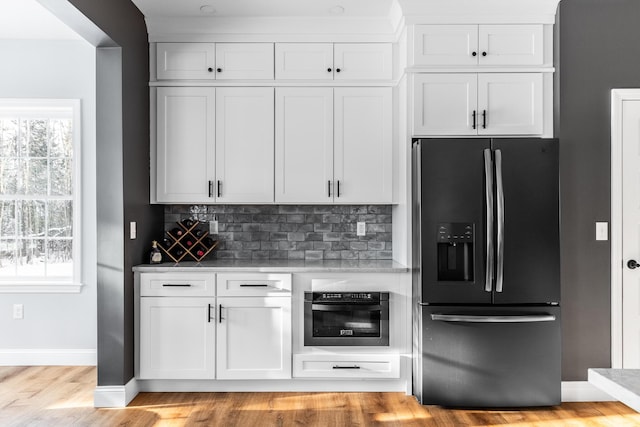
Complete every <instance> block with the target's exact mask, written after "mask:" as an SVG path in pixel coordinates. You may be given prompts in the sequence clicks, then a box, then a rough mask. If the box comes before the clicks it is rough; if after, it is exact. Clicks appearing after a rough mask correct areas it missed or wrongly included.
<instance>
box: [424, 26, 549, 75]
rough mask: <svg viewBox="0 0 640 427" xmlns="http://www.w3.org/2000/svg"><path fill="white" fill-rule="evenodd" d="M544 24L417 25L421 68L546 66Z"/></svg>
mask: <svg viewBox="0 0 640 427" xmlns="http://www.w3.org/2000/svg"><path fill="white" fill-rule="evenodd" d="M543 49H544V34H543V25H541V24H523V25H416V26H415V31H414V50H413V64H414V65H417V66H431V65H450V66H474V65H481V66H484V65H491V66H518V65H542V64H543V63H544V54H543Z"/></svg>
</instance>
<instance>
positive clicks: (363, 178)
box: [334, 87, 393, 204]
mask: <svg viewBox="0 0 640 427" xmlns="http://www.w3.org/2000/svg"><path fill="white" fill-rule="evenodd" d="M391 104H392V98H391V88H384V87H381V88H336V89H334V123H335V128H334V179H335V183H336V185H335V197H334V201H335V202H336V203H363V204H364V203H391V202H392V187H393V182H392V181H393V178H392V173H391V167H392V144H393V141H392V120H393V118H392V112H391V111H392V110H391Z"/></svg>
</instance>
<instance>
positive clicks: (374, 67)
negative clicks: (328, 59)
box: [333, 43, 393, 80]
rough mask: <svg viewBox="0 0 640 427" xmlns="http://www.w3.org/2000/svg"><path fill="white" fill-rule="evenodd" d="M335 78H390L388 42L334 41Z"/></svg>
mask: <svg viewBox="0 0 640 427" xmlns="http://www.w3.org/2000/svg"><path fill="white" fill-rule="evenodd" d="M333 58H334V59H333V65H334V67H335V74H334V78H335V79H336V80H390V79H391V78H392V74H393V73H392V58H393V55H392V50H391V44H390V43H336V44H335V45H334V46H333Z"/></svg>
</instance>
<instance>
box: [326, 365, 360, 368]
mask: <svg viewBox="0 0 640 427" xmlns="http://www.w3.org/2000/svg"><path fill="white" fill-rule="evenodd" d="M333 369H360V366H358V365H352V366H341V365H333Z"/></svg>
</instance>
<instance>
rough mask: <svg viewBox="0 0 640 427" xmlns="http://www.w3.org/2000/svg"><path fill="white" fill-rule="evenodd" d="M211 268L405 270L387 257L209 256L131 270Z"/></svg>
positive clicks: (402, 271) (267, 271) (373, 271)
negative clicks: (205, 258)
mask: <svg viewBox="0 0 640 427" xmlns="http://www.w3.org/2000/svg"><path fill="white" fill-rule="evenodd" d="M195 270H197V271H211V272H214V273H215V272H223V271H234V272H263V273H316V272H322V273H330V272H340V273H405V272H408V271H410V269H409V267H407V266H406V265H403V264H400V263H397V262H395V261H391V260H335V261H333V260H324V261H303V260H285V259H283V260H278V259H272V260H211V261H203V262H200V263H197V262H194V261H188V262H181V263H179V264H175V263H171V262H165V263H162V264H153V265H152V264H140V265H137V266H135V267H133V271H139V272H144V273H166V272H169V271H195Z"/></svg>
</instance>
